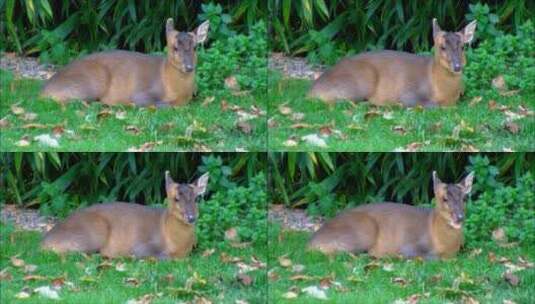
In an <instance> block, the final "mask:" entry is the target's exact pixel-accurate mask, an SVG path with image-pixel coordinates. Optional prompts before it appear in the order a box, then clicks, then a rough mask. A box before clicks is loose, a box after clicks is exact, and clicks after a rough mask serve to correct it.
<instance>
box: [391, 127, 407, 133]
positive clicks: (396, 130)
mask: <svg viewBox="0 0 535 304" xmlns="http://www.w3.org/2000/svg"><path fill="white" fill-rule="evenodd" d="M392 131H394V132H396V133H398V134H399V135H405V133H407V130H405V127H403V126H393V127H392Z"/></svg>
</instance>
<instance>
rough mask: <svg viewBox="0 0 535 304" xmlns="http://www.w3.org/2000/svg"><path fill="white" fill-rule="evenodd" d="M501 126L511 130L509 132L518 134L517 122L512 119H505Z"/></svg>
mask: <svg viewBox="0 0 535 304" xmlns="http://www.w3.org/2000/svg"><path fill="white" fill-rule="evenodd" d="M503 126H504V128H505V129H506V130H507V131H509V132H511V134H518V132H520V127H519V126H518V124H516V123H514V122H512V121H506V122H505V124H504V125H503Z"/></svg>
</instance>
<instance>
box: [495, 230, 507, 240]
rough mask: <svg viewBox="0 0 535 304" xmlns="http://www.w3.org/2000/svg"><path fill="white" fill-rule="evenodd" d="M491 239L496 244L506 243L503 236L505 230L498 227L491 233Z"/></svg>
mask: <svg viewBox="0 0 535 304" xmlns="http://www.w3.org/2000/svg"><path fill="white" fill-rule="evenodd" d="M492 239H493V240H494V241H496V242H501V243H505V242H507V236H506V235H505V230H504V229H503V228H501V227H500V228H497V229H495V230H494V231H492Z"/></svg>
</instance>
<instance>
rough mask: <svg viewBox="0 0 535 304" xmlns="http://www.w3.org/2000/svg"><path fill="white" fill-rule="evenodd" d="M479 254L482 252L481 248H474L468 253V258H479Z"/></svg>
mask: <svg viewBox="0 0 535 304" xmlns="http://www.w3.org/2000/svg"><path fill="white" fill-rule="evenodd" d="M481 252H483V249H481V248H476V249H473V250H472V251H470V253H469V254H468V256H469V257H471V258H472V257H476V256H479V255H480V254H481Z"/></svg>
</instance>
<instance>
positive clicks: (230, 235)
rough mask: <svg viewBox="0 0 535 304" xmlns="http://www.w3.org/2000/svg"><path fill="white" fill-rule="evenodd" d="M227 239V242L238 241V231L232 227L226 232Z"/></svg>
mask: <svg viewBox="0 0 535 304" xmlns="http://www.w3.org/2000/svg"><path fill="white" fill-rule="evenodd" d="M225 239H226V240H227V241H238V230H236V228H234V227H232V228H230V229H228V230H227V231H225Z"/></svg>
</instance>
